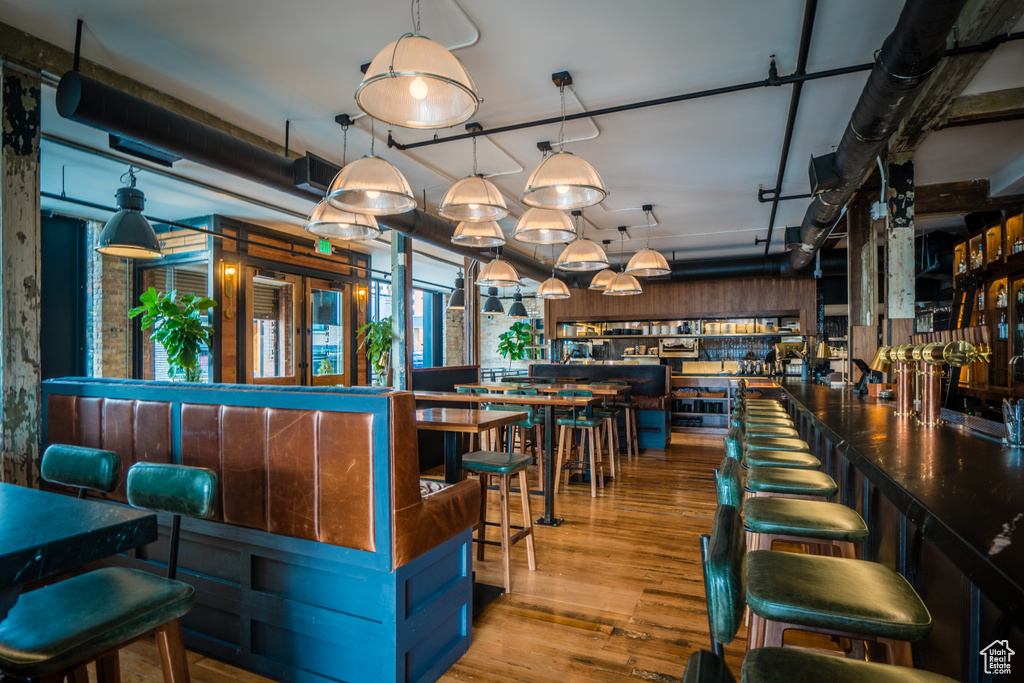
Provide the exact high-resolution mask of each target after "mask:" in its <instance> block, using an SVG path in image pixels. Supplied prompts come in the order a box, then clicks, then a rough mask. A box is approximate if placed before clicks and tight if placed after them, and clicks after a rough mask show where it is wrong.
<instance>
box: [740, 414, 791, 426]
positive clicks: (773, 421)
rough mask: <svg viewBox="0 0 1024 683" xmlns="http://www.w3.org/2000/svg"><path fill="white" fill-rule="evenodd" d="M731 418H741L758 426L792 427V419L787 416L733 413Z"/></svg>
mask: <svg viewBox="0 0 1024 683" xmlns="http://www.w3.org/2000/svg"><path fill="white" fill-rule="evenodd" d="M733 418H734V419H735V418H738V419H740V420H743V421H744V422H746V423H747V424H752V425H757V426H759V427H792V426H793V421H792V420H791V419H789V418H788V417H757V416H753V417H751V416H744V415H743V414H741V413H733Z"/></svg>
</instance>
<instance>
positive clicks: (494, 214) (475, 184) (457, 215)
mask: <svg viewBox="0 0 1024 683" xmlns="http://www.w3.org/2000/svg"><path fill="white" fill-rule="evenodd" d="M437 213H438V214H440V215H441V216H442V217H444V218H447V219H448V220H450V221H465V222H467V223H479V222H482V221H500V220H501V219H502V218H504V217H505V216H507V215H508V207H507V206H505V198H504V197H502V196H501V192H500V191H499V190H498V188H497V187H495V186H494V183H492V182H491V181H490V180H487V178H484V177H483V176H482V175H478V174H477V172H476V138H475V137H474V138H473V175H471V176H467V177H465V178H463V179H462V180H459V181H457V182H456V183H455V184H454V185H452V186H451V187H450V188H448V191H447V192H445V193H444V197H443V198H442V199H441V204H440V205H439V206H438V207H437Z"/></svg>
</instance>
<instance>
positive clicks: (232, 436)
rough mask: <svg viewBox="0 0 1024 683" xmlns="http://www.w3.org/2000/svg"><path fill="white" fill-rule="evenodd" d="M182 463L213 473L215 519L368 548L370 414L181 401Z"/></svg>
mask: <svg viewBox="0 0 1024 683" xmlns="http://www.w3.org/2000/svg"><path fill="white" fill-rule="evenodd" d="M181 462H182V464H183V465H191V466H197V467H208V468H210V469H212V470H214V471H215V472H216V473H217V476H218V477H219V480H220V487H221V498H220V500H221V509H220V510H219V511H218V515H217V517H215V519H219V520H222V521H224V522H227V523H228V524H236V525H238V526H246V527H251V528H253V529H261V530H263V531H269V532H271V533H275V534H282V535H285V536H293V537H296V538H306V539H310V540H314V541H321V542H323V543H330V544H331V545H339V546H343V547H346V548H355V549H357V550H367V551H370V552H372V551H373V550H374V514H373V489H374V482H373V416H372V415H370V414H368V413H342V412H333V411H321V410H286V409H280V408H262V407H241V406H224V405H203V404H189V403H184V404H182V406H181Z"/></svg>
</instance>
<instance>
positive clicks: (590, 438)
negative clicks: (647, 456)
mask: <svg viewBox="0 0 1024 683" xmlns="http://www.w3.org/2000/svg"><path fill="white" fill-rule="evenodd" d="M576 429H579V430H580V442H579V444H578V447H577V449H576V455H577V456H578V457H577V459H578V460H579V461H580V462H582V461H583V458H584V457H586V456H587V446H588V445H589V456H590V496H591V497H592V498H597V489H598V488H599V487H600V488H602V489H603V488H604V459H603V458H602V457H601V439H600V437H599V435H598V430H597V428H596V427H575V428H573V427H569V426H567V425H562V426H561V427H560V428H559V430H558V458H557V460H556V464H555V493H558V486H559V479H560V478H561V475H562V473H563V468H565V469H564V472H565V474H564V476H565V483H566V485H567V486H568V484H569V470H568V468H566V467H565V465H566V464H567V463H566V462H565V454H566V452H568V453H569V455H570V456H572V444H571V443H566V435H567V434H568V436H569V439H570V440H572V439H574V438H575V435H576ZM569 459H570V460H573V458H571V457H570V458H569ZM609 460H611V459H610V458H609ZM611 467H612V471H613V472H614V471H615V465H614V462H612V464H611Z"/></svg>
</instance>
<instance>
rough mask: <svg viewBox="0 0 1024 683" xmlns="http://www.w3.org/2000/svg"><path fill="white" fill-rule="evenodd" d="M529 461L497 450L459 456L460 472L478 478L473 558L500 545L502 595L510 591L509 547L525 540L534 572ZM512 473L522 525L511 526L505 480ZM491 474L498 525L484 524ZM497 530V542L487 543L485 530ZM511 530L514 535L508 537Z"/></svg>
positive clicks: (528, 560)
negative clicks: (494, 482)
mask: <svg viewBox="0 0 1024 683" xmlns="http://www.w3.org/2000/svg"><path fill="white" fill-rule="evenodd" d="M532 461H533V458H532V457H530V456H529V455H525V454H523V453H503V452H499V451H475V452H473V453H466V454H465V455H464V456H462V469H464V470H466V471H467V472H473V473H475V474H477V475H478V476H479V477H480V522H479V523H478V524H477V525H476V529H477V537H476V538H475V539H474V540H475V541H476V542H477V544H478V547H477V559H478V560H483V559H484V548H485V546H487V545H500V546H501V568H502V573H503V576H504V579H505V592H506V593H511V592H512V567H511V549H512V546H513V545H515V544H516V543H518V542H519V541H521V540H522V539H524V538H525V539H526V558H527V562H528V564H529V567H530V571H536V569H537V556H536V552H535V549H534V544H533V515H532V514H531V513H530V487H529V486H528V485H527V482H526V468H527V466H529V464H530V463H531V462H532ZM513 474H519V497H520V499H521V500H522V504H523V525H522V526H515V527H514V526H511V523H510V521H509V517H510V515H509V501H508V498H509V480H510V478H511V476H512V475H513ZM492 475H497V476H498V478H499V479H498V494H499V496H500V506H501V523H500V524H496V523H495V522H488V521H487V491H488V485H489V483H490V478H491V476H492ZM488 526H498V527H500V528H501V541H500V542H496V541H488V540H487V533H486V532H487V527H488ZM512 529H516V530H517V531H516V533H515V534H512Z"/></svg>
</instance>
